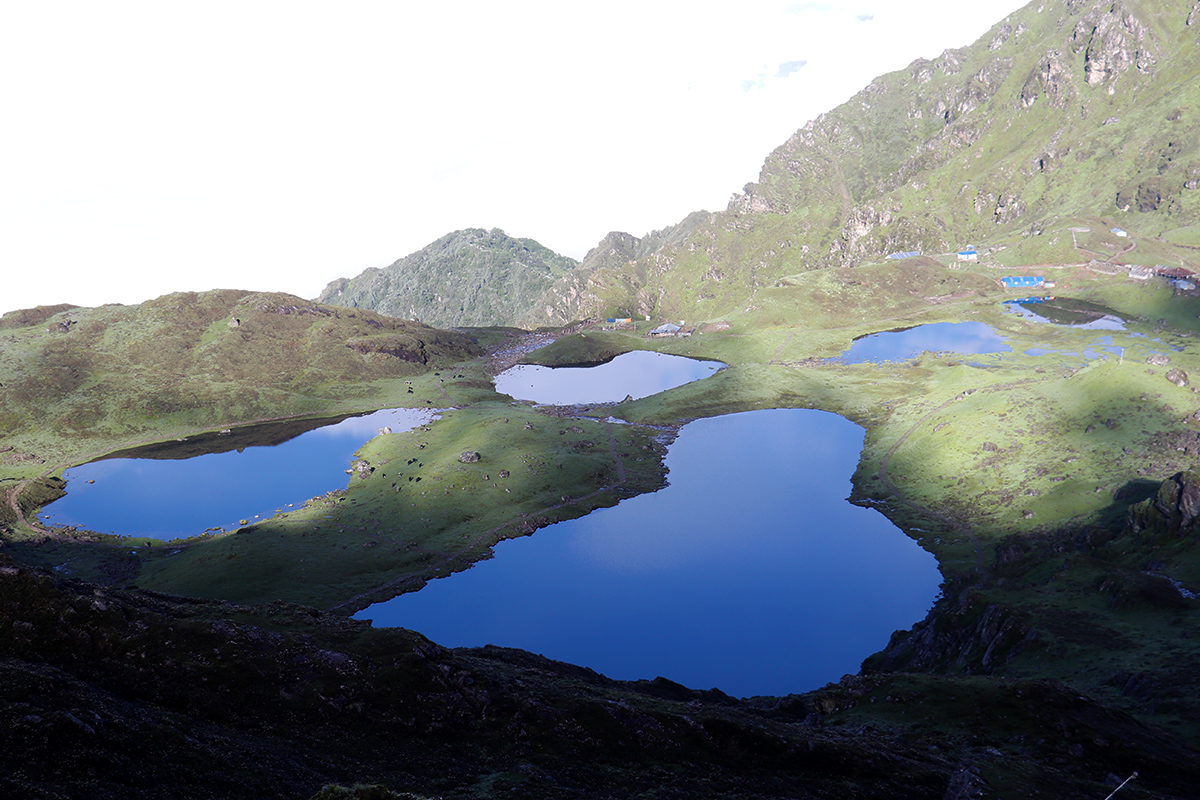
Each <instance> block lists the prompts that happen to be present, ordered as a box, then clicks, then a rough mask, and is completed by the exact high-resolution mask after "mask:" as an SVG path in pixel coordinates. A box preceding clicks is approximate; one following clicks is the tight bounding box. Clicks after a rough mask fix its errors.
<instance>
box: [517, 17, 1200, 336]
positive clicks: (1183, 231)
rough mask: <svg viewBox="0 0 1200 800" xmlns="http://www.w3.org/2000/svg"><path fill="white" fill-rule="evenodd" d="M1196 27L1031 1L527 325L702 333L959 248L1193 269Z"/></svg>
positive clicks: (1029, 259)
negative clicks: (837, 282)
mask: <svg viewBox="0 0 1200 800" xmlns="http://www.w3.org/2000/svg"><path fill="white" fill-rule="evenodd" d="M1198 25H1200V22H1198V21H1197V15H1196V13H1195V11H1194V9H1193V7H1192V4H1191V3H1190V2H1187V1H1186V0H1167V1H1166V2H1161V3H1149V2H1118V3H1115V4H1114V3H1111V2H1103V3H1101V2H1062V1H1061V0H1060V2H1052V3H1046V2H1041V0H1038V2H1034V3H1031V4H1030V5H1028V6H1026V7H1025V8H1023V9H1021V10H1020V11H1018V12H1016V13H1014V14H1012V15H1011V16H1010V17H1009V18H1008V19H1005V20H1003V21H1002V22H1000V23H998V24H997V25H996V26H995V27H993V29H992V30H991V31H990V32H989V33H988V34H986V35H985V36H983V37H982V38H981V39H980V40H979V41H978V42H976V43H975V44H973V45H971V46H970V47H967V48H964V49H962V50H948V51H946V52H945V53H943V54H942V55H941V56H940V57H939V58H937V59H934V60H933V61H917V62H914V63H913V64H912V65H910V66H909V67H908V68H907V69H904V70H900V71H898V72H893V73H890V74H888V75H884V76H881V77H880V78H878V79H876V80H875V81H873V82H872V83H871V84H870V85H869V86H867V87H866V88H864V89H863V90H862V91H861V92H859V93H858V94H857V95H855V96H854V97H853V98H851V99H850V100H849V101H848V102H846V103H844V104H843V105H841V106H839V107H838V108H836V109H834V110H833V111H831V112H829V113H827V114H824V115H822V116H820V117H818V118H817V119H816V120H812V121H810V122H808V123H807V124H806V125H804V127H803V128H801V129H800V130H798V131H797V132H796V133H795V134H794V135H793V136H792V137H791V138H790V139H788V141H787V142H785V143H784V144H783V145H781V146H780V147H779V148H777V149H776V150H775V152H773V153H772V154H771V155H770V156H769V157H768V158H767V160H766V163H765V164H764V166H763V169H762V173H761V175H760V176H759V179H758V181H757V182H755V183H751V184H748V185H747V186H746V187H745V190H744V192H743V193H742V194H741V196H740V197H737V198H735V199H734V201H732V202H731V203H730V206H729V208H728V209H727V210H726V211H724V212H720V213H717V214H713V215H709V216H708V217H707V219H705V220H703V221H700V222H699V223H698V224H696V225H695V226H694V227H693V228H692V230H691V232H690V235H688V236H687V238H686V240H684V241H680V242H673V243H665V244H663V245H662V246H661V247H659V248H658V249H656V251H655V252H653V253H652V254H648V255H645V256H641V257H637V258H636V260H633V261H630V262H627V263H624V264H620V265H606V266H604V267H602V268H599V269H595V270H593V271H591V272H590V273H588V274H587V275H586V276H585V277H584V276H581V278H583V279H584V280H583V283H584V285H577V284H579V283H580V280H578V279H577V280H575V281H574V282H570V281H564V282H562V283H561V284H560V285H558V286H556V287H555V288H554V289H553V290H552V291H551V292H550V293H548V295H547V296H546V297H544V298H543V299H542V301H541V302H539V303H538V308H539V309H543V310H544V311H543V315H542V316H541V317H540V319H541V320H543V321H546V320H559V321H565V320H568V319H577V318H584V317H588V316H601V317H603V316H609V315H614V314H620V315H630V314H632V315H644V314H650V315H654V316H656V317H661V318H665V319H676V318H685V319H687V320H689V321H703V320H713V319H717V318H720V317H721V316H723V315H725V314H729V313H731V312H734V311H737V310H740V309H744V308H746V306H747V305H751V304H753V303H754V298H755V296H756V295H757V293H758V291H760V290H762V289H765V288H769V287H771V286H773V285H775V283H776V282H777V281H779V280H780V279H781V278H784V277H785V276H788V275H792V274H796V273H799V272H803V271H807V270H812V269H821V268H827V267H850V266H858V265H862V264H869V263H885V259H886V256H888V255H889V254H892V253H898V252H909V251H919V252H922V253H925V254H932V255H940V254H944V255H947V256H951V258H952V254H953V253H954V252H955V251H957V250H958V249H959V248H961V247H963V246H965V245H968V244H972V245H975V246H977V247H978V248H979V252H980V257H981V261H982V263H985V264H993V265H996V266H1005V265H1016V264H1042V263H1051V264H1062V263H1081V262H1087V261H1089V260H1104V261H1108V260H1114V261H1116V262H1118V263H1134V264H1142V263H1149V264H1155V263H1161V264H1167V265H1176V266H1190V267H1191V268H1192V269H1193V270H1195V269H1198V268H1200V257H1198V256H1197V251H1196V250H1195V247H1196V246H1198V245H1200V239H1198V238H1197V236H1198V233H1197V231H1200V227H1198V223H1200V117H1197V114H1196V108H1197V107H1200V80H1197V76H1198V74H1200V52H1198V51H1197V48H1196V46H1195V39H1196V35H1197V33H1196V31H1197V26H1198ZM1114 226H1120V227H1122V228H1125V229H1127V230H1128V231H1130V232H1131V233H1132V234H1133V235H1132V237H1131V238H1129V239H1119V240H1113V241H1108V239H1109V238H1111V237H1109V236H1108V234H1107V231H1108V229H1109V228H1111V227H1114ZM1131 245H1132V247H1131ZM1121 251H1126V252H1121Z"/></svg>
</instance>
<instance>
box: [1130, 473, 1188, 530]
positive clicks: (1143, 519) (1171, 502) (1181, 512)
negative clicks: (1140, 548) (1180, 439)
mask: <svg viewBox="0 0 1200 800" xmlns="http://www.w3.org/2000/svg"><path fill="white" fill-rule="evenodd" d="M1198 516H1200V474H1197V473H1195V472H1180V473H1178V474H1176V475H1174V476H1172V477H1171V478H1169V479H1167V480H1165V481H1163V483H1162V486H1160V487H1159V490H1158V493H1157V494H1155V496H1154V497H1153V498H1151V499H1149V500H1144V501H1142V502H1141V503H1137V504H1136V505H1133V506H1131V507H1130V509H1129V520H1128V526H1129V529H1130V531H1131V532H1132V533H1134V534H1141V533H1168V534H1180V535H1183V534H1188V533H1192V532H1194V529H1195V525H1193V523H1194V522H1195V521H1196V518H1197V517H1198Z"/></svg>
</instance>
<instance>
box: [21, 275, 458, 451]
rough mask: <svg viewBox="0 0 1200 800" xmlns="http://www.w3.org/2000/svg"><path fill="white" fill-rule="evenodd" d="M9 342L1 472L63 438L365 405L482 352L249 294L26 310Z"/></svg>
mask: <svg viewBox="0 0 1200 800" xmlns="http://www.w3.org/2000/svg"><path fill="white" fill-rule="evenodd" d="M0 345H2V346H0V436H2V437H3V439H2V442H0V443H2V445H3V447H2V448H0V475H9V474H24V473H26V472H28V470H29V469H31V468H32V466H31V465H36V464H40V463H42V462H53V461H56V460H58V459H59V457H60V456H61V455H62V454H63V453H64V452H65V451H64V447H66V448H67V449H74V450H78V449H79V448H81V447H82V448H84V449H87V450H94V451H96V452H97V454H99V453H102V452H107V451H108V450H111V449H115V448H116V447H117V446H119V445H121V444H122V443H132V442H135V441H137V440H140V439H143V438H150V439H161V438H163V437H165V436H169V435H176V433H175V432H176V431H181V430H189V431H190V430H192V429H197V428H199V429H203V428H206V427H208V428H211V427H226V426H229V425H233V424H236V423H239V422H245V421H250V420H257V419H265V418H274V417H280V416H294V415H300V414H306V413H318V412H323V413H327V414H328V413H334V412H336V411H339V410H345V411H353V410H359V409H360V407H370V406H372V405H373V403H374V402H375V398H376V396H377V395H379V393H380V391H381V387H387V386H390V385H391V384H392V383H394V382H396V381H398V379H401V378H405V377H410V376H413V375H417V374H421V373H425V372H427V371H429V370H432V369H435V368H437V367H438V366H439V365H442V364H448V363H454V362H459V361H462V360H463V359H466V358H471V357H473V356H475V355H477V354H478V353H480V352H481V350H480V349H479V347H478V345H476V344H475V342H474V341H473V340H472V339H470V338H468V337H467V336H464V335H462V334H459V333H453V332H448V331H441V330H437V329H435V328H431V327H429V326H427V325H423V324H421V323H417V322H406V321H403V320H398V319H392V318H389V317H385V316H381V315H379V314H376V313H375V312H373V311H367V310H361V309H345V308H336V307H332V306H326V305H322V304H318V303H314V302H312V301H310V300H301V299H300V298H298V297H293V296H291V295H286V294H277V293H252V292H242V291H211V292H204V293H199V294H197V293H179V294H171V295H166V296H164V297H160V298H158V299H155V300H151V301H149V302H146V303H142V304H141V305H136V306H121V305H109V306H102V307H99V308H76V307H73V306H53V307H41V308H38V309H29V310H22V311H14V312H11V313H9V314H5V315H4V316H3V317H0ZM67 442H70V444H69V445H67V444H66V443H67Z"/></svg>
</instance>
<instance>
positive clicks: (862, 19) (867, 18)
mask: <svg viewBox="0 0 1200 800" xmlns="http://www.w3.org/2000/svg"><path fill="white" fill-rule="evenodd" d="M854 18H855V19H856V20H858V21H859V22H870V21H871V20H873V19H875V12H873V11H872V12H871V13H869V14H855V15H854Z"/></svg>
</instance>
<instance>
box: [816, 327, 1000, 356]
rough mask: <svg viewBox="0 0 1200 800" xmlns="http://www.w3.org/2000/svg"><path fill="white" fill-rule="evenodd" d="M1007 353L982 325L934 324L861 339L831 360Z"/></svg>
mask: <svg viewBox="0 0 1200 800" xmlns="http://www.w3.org/2000/svg"><path fill="white" fill-rule="evenodd" d="M925 352H930V353H963V354H979V353H1009V352H1012V348H1011V347H1009V345H1008V343H1007V342H1006V341H1005V339H1004V337H1002V336H1001V335H1000V334H998V333H996V331H995V330H993V329H992V328H991V327H989V326H987V325H985V324H983V323H982V322H934V323H930V324H928V325H917V326H915V327H912V328H904V329H901V330H895V331H882V332H880V333H872V334H869V335H867V336H860V337H859V338H857V339H855V340H854V341H853V342H852V343H851V344H850V349H849V350H847V351H846V352H845V353H842V354H841V355H840V356H837V357H836V358H832V359H830V360H831V361H835V362H839V363H843V364H862V363H864V362H872V363H882V362H885V361H907V360H909V359H911V358H915V357H916V356H918V355H920V354H921V353H925Z"/></svg>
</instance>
